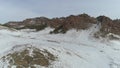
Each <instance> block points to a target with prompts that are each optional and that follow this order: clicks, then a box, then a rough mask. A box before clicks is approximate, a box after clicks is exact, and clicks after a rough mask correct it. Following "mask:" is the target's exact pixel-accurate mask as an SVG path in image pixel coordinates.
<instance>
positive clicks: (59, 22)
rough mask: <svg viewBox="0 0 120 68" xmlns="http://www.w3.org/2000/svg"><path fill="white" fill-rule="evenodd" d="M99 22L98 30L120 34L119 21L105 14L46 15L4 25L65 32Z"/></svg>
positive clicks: (85, 27)
mask: <svg viewBox="0 0 120 68" xmlns="http://www.w3.org/2000/svg"><path fill="white" fill-rule="evenodd" d="M97 23H100V24H101V28H100V31H101V32H103V33H105V34H107V33H114V34H118V35H120V21H119V20H112V19H110V18H109V17H106V16H99V17H97V18H94V17H90V16H89V15H87V14H81V15H76V16H75V15H70V16H68V17H61V18H53V19H49V18H46V17H37V18H30V19H26V20H24V21H21V22H8V23H6V24H4V25H5V26H8V27H12V28H15V29H26V28H30V29H36V30H41V29H44V28H46V27H48V26H49V27H52V28H55V30H54V31H51V33H66V32H67V31H68V30H70V29H73V28H74V29H76V30H80V29H87V28H89V27H90V26H91V25H92V24H97Z"/></svg>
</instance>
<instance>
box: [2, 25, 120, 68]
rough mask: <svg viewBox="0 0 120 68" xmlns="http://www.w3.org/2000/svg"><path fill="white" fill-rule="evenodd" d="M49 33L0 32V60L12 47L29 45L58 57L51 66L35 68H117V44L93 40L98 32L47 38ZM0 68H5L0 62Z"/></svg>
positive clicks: (119, 66) (119, 55) (119, 60)
mask: <svg viewBox="0 0 120 68" xmlns="http://www.w3.org/2000/svg"><path fill="white" fill-rule="evenodd" d="M51 30H53V29H51V28H46V29H45V30H42V31H39V32H31V31H29V30H27V31H25V30H24V31H9V30H6V29H2V30H0V57H2V56H4V55H6V54H7V53H10V52H11V49H12V48H13V47H14V46H18V47H20V46H21V47H22V46H23V45H31V46H35V47H37V48H40V49H46V50H48V51H49V52H50V53H52V54H53V55H55V56H57V60H56V61H55V62H53V63H52V64H51V65H50V66H48V67H37V68H120V41H119V40H108V39H96V38H94V37H93V34H94V32H96V31H98V30H99V28H95V26H93V27H91V28H90V29H88V30H80V31H76V30H74V29H73V30H70V31H68V32H67V33H66V34H49V31H51ZM16 50H17V48H16ZM0 61H1V60H0ZM0 68H8V67H7V64H6V63H5V62H2V61H1V62H0ZM13 68H14V66H13Z"/></svg>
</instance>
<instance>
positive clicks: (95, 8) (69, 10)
mask: <svg viewBox="0 0 120 68" xmlns="http://www.w3.org/2000/svg"><path fill="white" fill-rule="evenodd" d="M119 7H120V0H0V23H6V22H8V21H21V20H24V19H26V18H34V17H40V16H45V17H48V18H53V17H62V16H69V15H78V14H82V13H87V14H89V15H91V16H93V17H97V16H99V15H106V16H109V17H110V18H112V19H116V18H120V8H119Z"/></svg>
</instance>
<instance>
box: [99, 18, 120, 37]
mask: <svg viewBox="0 0 120 68" xmlns="http://www.w3.org/2000/svg"><path fill="white" fill-rule="evenodd" d="M97 20H98V21H99V22H100V23H101V29H100V31H101V32H104V33H105V34H108V33H114V34H118V35H120V21H117V20H114V21H113V20H112V19H110V18H108V17H105V16H99V17H97Z"/></svg>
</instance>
